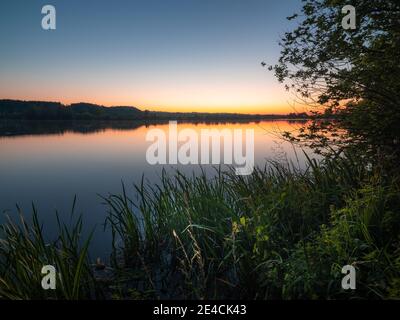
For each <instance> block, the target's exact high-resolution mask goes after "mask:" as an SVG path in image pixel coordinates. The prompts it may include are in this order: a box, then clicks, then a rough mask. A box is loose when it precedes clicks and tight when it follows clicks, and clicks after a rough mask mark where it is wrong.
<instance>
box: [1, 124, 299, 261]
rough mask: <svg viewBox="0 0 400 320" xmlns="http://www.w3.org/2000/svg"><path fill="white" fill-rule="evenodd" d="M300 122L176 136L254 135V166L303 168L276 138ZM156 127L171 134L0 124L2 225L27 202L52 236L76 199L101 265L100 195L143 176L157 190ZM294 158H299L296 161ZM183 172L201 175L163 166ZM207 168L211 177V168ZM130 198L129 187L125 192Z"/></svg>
mask: <svg viewBox="0 0 400 320" xmlns="http://www.w3.org/2000/svg"><path fill="white" fill-rule="evenodd" d="M299 125H300V124H299V123H298V122H297V123H296V122H288V121H264V122H259V123H254V122H253V123H235V124H233V123H229V124H226V123H225V124H192V123H182V124H178V129H179V130H181V129H184V128H192V129H194V130H196V131H199V130H201V129H203V128H215V129H223V128H229V129H247V128H253V129H254V130H255V163H256V165H258V166H264V165H265V163H266V160H268V159H269V160H271V159H273V160H280V161H283V160H289V161H290V160H291V161H293V162H295V163H299V164H300V166H303V165H304V161H305V159H304V156H303V153H302V152H301V151H300V150H297V152H295V148H294V147H293V146H292V145H290V144H288V143H284V142H282V140H280V139H279V137H278V136H277V133H278V132H279V131H283V130H290V131H292V130H295V129H296V128H298V127H299ZM154 128H159V129H162V130H165V132H168V125H167V124H155V125H144V124H142V123H136V124H132V123H128V124H126V123H124V124H122V123H121V124H118V125H116V124H113V125H112V126H111V127H110V126H109V125H107V124H103V123H97V124H93V123H82V124H65V123H61V122H47V123H43V122H41V123H18V124H16V123H12V124H10V123H8V124H4V123H3V124H2V125H0V212H2V213H3V214H2V215H1V216H0V221H4V213H7V214H9V215H11V216H13V217H16V216H17V212H16V204H18V205H19V206H20V208H22V210H23V212H24V213H25V214H26V215H28V214H30V212H31V211H32V210H31V205H32V202H33V203H34V204H35V206H36V207H37V209H38V211H39V215H40V219H41V221H42V222H43V223H44V228H45V233H46V235H47V236H48V237H49V238H51V237H53V236H54V235H55V223H56V221H55V211H56V210H58V212H59V214H60V216H61V217H62V218H63V220H64V221H69V217H70V212H71V207H72V203H73V198H74V196H75V195H76V196H77V206H76V213H82V214H83V218H84V224H85V226H86V227H85V228H86V229H85V232H88V231H89V230H90V229H91V228H93V227H96V232H95V238H94V241H93V244H92V248H91V253H92V255H93V256H95V257H97V256H100V257H102V258H103V259H106V258H107V256H108V255H109V253H110V235H109V233H108V232H103V222H104V219H105V216H106V211H107V208H106V207H105V206H104V204H102V200H101V199H100V197H99V194H100V195H107V194H109V193H118V192H120V191H121V181H124V183H125V184H126V185H127V186H128V185H129V186H130V185H131V184H133V183H139V182H140V181H141V178H142V175H144V176H145V177H146V178H147V179H148V180H149V182H150V183H156V182H157V180H158V176H159V174H160V172H161V170H162V168H163V166H161V165H157V166H151V165H149V164H148V163H147V161H146V150H147V148H148V146H149V145H150V144H151V143H150V142H146V139H145V137H146V133H147V132H148V130H150V129H154ZM295 153H297V157H296V154H295ZM165 168H166V169H167V170H174V169H177V168H178V169H180V170H182V171H184V172H186V173H191V172H192V171H195V172H199V170H200V169H199V167H198V166H194V165H189V166H183V165H177V166H165ZM204 169H205V170H206V172H207V173H208V174H210V175H212V174H213V169H212V167H211V166H205V167H204ZM130 194H131V195H133V188H130Z"/></svg>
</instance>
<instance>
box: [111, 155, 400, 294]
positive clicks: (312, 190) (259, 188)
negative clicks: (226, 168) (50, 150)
mask: <svg viewBox="0 0 400 320" xmlns="http://www.w3.org/2000/svg"><path fill="white" fill-rule="evenodd" d="M137 190H139V199H138V200H137V201H127V200H126V199H127V198H126V192H125V191H124V196H122V197H118V196H111V197H110V199H112V200H111V201H112V202H113V206H112V212H113V213H112V214H111V216H110V218H111V219H113V221H114V222H113V223H112V224H110V225H111V228H112V229H113V230H114V233H115V234H120V235H122V239H127V238H132V239H131V241H132V242H133V243H134V244H135V245H134V246H133V247H134V250H132V246H130V245H129V246H127V247H125V246H124V244H125V243H128V244H130V243H131V241H127V240H123V241H122V242H119V243H120V244H121V245H120V246H116V247H115V249H116V250H117V251H118V250H122V252H124V255H123V256H124V257H127V256H128V257H129V256H130V257H131V258H133V257H135V259H136V261H140V263H139V264H138V265H136V268H146V270H147V277H148V285H149V287H152V288H153V289H154V290H155V292H157V293H158V294H159V295H161V292H163V294H164V297H165V296H166V297H170V298H171V297H175V298H176V297H181V298H201V299H204V298H211V299H218V298H247V299H281V298H283V299H298V298H300V299H306V298H307V299H317V298H319V299H324V298H343V299H344V298H389V297H390V298H394V297H398V291H397V289H396V288H397V287H396V284H397V283H398V278H399V272H400V269H399V263H398V261H399V250H398V244H399V240H400V239H399V228H400V219H399V216H398V212H399V209H400V192H399V191H400V189H399V185H398V181H396V180H390V181H389V180H386V179H385V180H383V179H382V178H381V175H380V173H379V172H370V171H368V170H367V169H366V167H365V166H363V165H361V164H360V163H359V162H358V161H356V160H355V159H351V158H350V157H348V158H339V159H336V160H335V161H332V160H326V161H325V162H324V163H323V164H317V163H315V162H314V161H311V160H310V168H309V170H308V171H307V172H301V171H297V170H296V169H294V168H288V167H283V166H282V165H279V164H275V165H274V166H273V167H272V168H271V167H269V168H265V169H263V170H261V169H257V170H255V172H254V173H253V174H252V175H251V176H249V177H240V176H236V175H235V174H234V173H233V172H232V173H221V172H219V174H218V175H217V177H216V178H214V179H207V178H206V176H205V175H202V176H200V177H192V178H188V177H185V176H183V175H181V174H180V173H179V172H178V173H177V174H176V175H174V176H168V175H166V174H165V173H164V174H163V175H162V178H161V184H160V185H159V186H156V187H151V186H144V184H143V183H142V184H141V186H140V187H137ZM117 203H119V204H120V209H117V208H118V206H117V205H116V204H117ZM127 203H130V204H131V205H132V206H131V207H130V208H128V206H127ZM116 212H120V213H121V214H119V215H117V216H116V215H115V213H116ZM115 217H117V219H115ZM121 219H122V221H121ZM131 221H135V222H134V223H131ZM126 225H129V228H128V227H126ZM129 230H131V231H129ZM139 234H140V236H139ZM116 243H118V242H117V241H116ZM138 257H140V258H138ZM131 260H132V259H128V260H127V263H126V264H125V265H124V264H123V263H122V264H121V263H119V265H118V267H119V268H122V269H124V268H127V269H129V268H135V266H134V265H132V264H131V263H130V261H131ZM347 264H353V265H355V266H356V268H357V270H358V281H357V284H358V287H357V290H356V291H355V292H345V291H344V290H342V289H341V278H342V277H343V275H342V274H341V268H342V267H343V266H344V265H347ZM163 271H166V272H163Z"/></svg>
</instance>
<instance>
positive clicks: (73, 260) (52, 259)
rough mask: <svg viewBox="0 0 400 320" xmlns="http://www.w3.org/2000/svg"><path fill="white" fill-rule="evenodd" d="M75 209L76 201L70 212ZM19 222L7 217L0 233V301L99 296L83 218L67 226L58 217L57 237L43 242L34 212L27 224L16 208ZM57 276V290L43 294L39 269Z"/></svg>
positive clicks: (73, 298)
mask: <svg viewBox="0 0 400 320" xmlns="http://www.w3.org/2000/svg"><path fill="white" fill-rule="evenodd" d="M74 207H75V200H74V205H73V208H74ZM18 211H19V216H20V220H19V221H14V220H12V219H11V218H10V217H8V220H7V222H5V223H4V224H2V225H1V229H0V235H1V239H0V298H3V299H4V298H7V299H68V300H77V299H90V298H95V297H98V296H99V291H98V290H97V288H96V287H97V285H96V283H95V280H94V277H93V273H92V271H91V267H90V264H89V260H88V247H89V243H90V239H91V235H90V236H89V237H88V238H87V239H86V240H84V241H81V239H80V236H81V232H82V217H78V218H77V219H76V221H75V222H74V223H73V224H72V225H71V226H67V225H66V224H64V223H62V222H61V221H60V219H59V217H58V214H57V227H58V237H57V239H56V240H55V241H52V242H51V241H46V240H45V238H44V236H43V234H44V232H43V227H42V225H41V224H40V222H39V218H38V214H37V211H36V208H35V207H34V206H32V211H33V213H32V221H31V222H30V223H28V222H27V221H26V220H25V218H24V215H23V214H22V212H21V210H20V209H19V208H18ZM45 265H52V266H54V267H55V269H56V272H57V278H56V280H57V281H56V290H44V289H43V288H42V286H41V282H42V278H43V277H44V275H43V274H42V273H41V270H42V267H43V266H45Z"/></svg>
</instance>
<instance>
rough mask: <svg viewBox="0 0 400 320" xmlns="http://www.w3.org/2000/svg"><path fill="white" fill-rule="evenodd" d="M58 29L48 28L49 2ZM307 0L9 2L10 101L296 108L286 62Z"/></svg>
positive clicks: (1, 17)
mask: <svg viewBox="0 0 400 320" xmlns="http://www.w3.org/2000/svg"><path fill="white" fill-rule="evenodd" d="M45 4H52V5H54V6H55V7H56V10H57V30H55V31H44V30H42V28H41V19H42V14H41V8H42V6H43V5H45ZM300 5H301V1H300V0H141V1H136V0H131V1H128V0H113V1H103V0H46V1H38V0H29V1H26V0H1V2H0V98H11V99H24V100H51V101H61V102H63V103H72V102H80V101H85V102H92V103H99V104H104V105H133V106H137V107H139V108H141V109H149V110H162V111H207V112H219V111H223V112H242V113H286V112H291V111H293V109H292V107H291V104H290V103H291V101H292V97H291V96H290V95H289V94H288V93H286V92H285V90H284V88H283V86H282V85H281V84H279V83H278V82H277V80H276V79H275V78H274V76H273V74H272V73H270V72H268V71H267V70H266V69H264V68H262V67H261V65H260V62H261V61H266V62H267V63H271V64H272V63H274V62H276V60H277V59H278V56H279V51H280V48H279V46H278V41H279V36H280V35H282V34H284V32H285V31H288V30H289V29H290V28H291V26H290V24H289V22H288V21H286V19H285V18H286V17H287V16H289V15H291V14H293V13H294V12H296V11H298V9H299V8H300Z"/></svg>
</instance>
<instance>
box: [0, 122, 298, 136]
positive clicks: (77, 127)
mask: <svg viewBox="0 0 400 320" xmlns="http://www.w3.org/2000/svg"><path fill="white" fill-rule="evenodd" d="M293 121H294V120H293ZM258 122H260V121H254V120H253V121H249V120H237V121H215V120H210V121H187V120H186V121H179V123H190V124H228V123H229V124H235V123H258ZM167 123H168V120H154V121H143V120H138V121H128V120H126V121H99V120H75V121H62V120H60V121H53V120H47V121H46V120H40V121H35V120H8V121H6V120H4V121H0V137H13V136H21V135H49V134H64V133H67V132H75V133H82V134H89V133H95V132H101V131H105V130H107V129H114V130H136V129H138V128H140V127H142V126H146V127H148V126H151V125H157V124H167Z"/></svg>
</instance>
